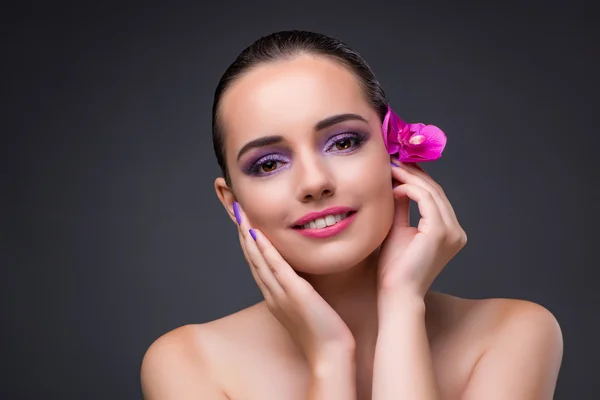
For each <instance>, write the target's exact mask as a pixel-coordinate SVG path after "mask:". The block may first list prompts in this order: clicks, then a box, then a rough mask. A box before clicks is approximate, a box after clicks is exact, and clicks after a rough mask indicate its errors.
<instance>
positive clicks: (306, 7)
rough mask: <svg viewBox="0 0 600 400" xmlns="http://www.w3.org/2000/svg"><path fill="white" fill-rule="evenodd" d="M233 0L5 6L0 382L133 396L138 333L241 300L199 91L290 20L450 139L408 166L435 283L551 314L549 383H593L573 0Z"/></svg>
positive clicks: (579, 10)
mask: <svg viewBox="0 0 600 400" xmlns="http://www.w3.org/2000/svg"><path fill="white" fill-rule="evenodd" d="M247 3H249V2H241V1H236V2H226V1H222V2H219V3H218V4H211V5H203V4H201V2H195V3H190V4H185V5H184V4H175V3H172V5H170V6H169V7H167V6H166V5H165V6H161V7H158V6H156V7H155V6H151V5H150V4H149V3H148V2H146V3H144V4H145V5H144V6H143V7H135V6H128V5H125V4H122V5H120V6H118V7H109V6H107V5H102V6H99V5H98V6H93V7H92V6H89V5H86V6H82V5H79V6H73V5H71V6H68V5H57V4H54V5H43V6H42V5H34V4H33V3H28V4H29V5H28V6H26V7H20V8H18V9H17V8H14V7H15V6H12V7H13V8H9V9H6V10H5V11H3V13H2V17H1V18H2V20H3V24H2V30H3V35H2V36H3V37H4V40H5V41H6V43H5V45H4V46H3V58H4V62H3V69H4V70H5V73H4V74H3V77H4V80H5V82H4V83H3V94H4V95H5V96H7V97H6V99H5V101H4V102H3V114H5V117H4V118H3V120H4V123H5V124H6V127H5V129H4V135H3V137H4V138H3V140H2V143H4V144H3V145H2V147H3V150H4V151H5V152H7V154H6V155H5V157H3V162H2V163H3V165H5V164H6V168H5V167H3V168H2V169H3V172H2V181H3V185H2V186H3V195H2V209H3V210H4V211H5V213H6V215H5V216H4V217H3V223H2V226H3V230H2V231H3V232H2V244H3V245H2V246H3V250H2V255H3V257H5V258H6V262H4V263H3V267H2V274H1V276H0V278H1V280H0V281H1V285H2V287H1V289H2V294H1V296H2V300H3V301H2V304H3V307H4V308H5V312H3V314H2V326H1V328H0V330H1V332H2V338H3V340H2V355H1V356H0V365H1V367H2V373H1V378H0V379H1V385H0V397H1V398H2V399H4V398H7V399H51V398H52V399H54V398H57V399H58V398H60V399H71V398H72V399H84V398H85V399H126V398H140V397H141V392H140V389H139V367H140V362H141V359H142V356H143V354H144V351H145V350H146V349H147V347H148V346H149V345H150V344H151V343H152V341H153V340H155V339H156V338H157V337H159V336H160V335H162V334H163V333H165V332H167V331H169V330H171V329H173V328H176V327H178V326H180V325H184V324H189V323H201V322H205V321H209V320H211V319H214V318H218V317H221V316H224V315H226V314H229V313H232V312H235V311H237V310H239V309H241V308H244V307H246V306H249V305H251V304H253V303H254V302H256V301H259V300H260V292H259V291H258V289H257V288H256V286H255V284H254V282H253V280H252V277H251V275H250V273H249V271H248V270H247V267H246V266H245V264H244V262H243V258H242V254H241V251H240V249H239V244H238V242H237V235H236V229H235V226H233V225H232V224H231V223H230V221H229V220H228V218H227V216H226V214H225V212H224V211H223V210H222V208H221V206H220V204H219V203H218V201H217V198H216V196H215V195H214V191H213V187H212V183H213V180H214V178H215V177H216V176H218V174H219V170H218V167H217V164H216V161H215V158H214V155H213V150H212V142H211V136H210V112H211V105H212V96H213V91H214V88H215V86H216V84H217V81H218V79H219V77H220V75H221V74H222V73H223V72H224V70H225V68H226V67H227V66H228V65H229V63H231V62H232V61H233V59H234V58H235V56H236V55H237V54H238V53H239V52H240V51H241V50H242V49H243V48H244V47H245V46H247V45H249V44H250V43H251V42H252V41H253V40H254V39H256V38H258V37H259V36H262V35H265V34H268V33H271V32H272V31H276V30H283V29H306V30H316V31H319V32H322V33H326V34H330V35H333V36H336V37H339V38H340V39H342V40H343V41H345V42H347V43H348V44H349V45H350V46H351V47H353V48H355V49H356V50H357V51H359V52H360V53H361V54H362V55H363V56H364V57H365V58H366V60H367V61H368V62H369V64H370V65H371V66H372V68H373V69H374V70H375V72H376V74H377V75H378V77H379V79H380V81H381V82H382V83H383V85H384V88H385V89H386V91H387V93H388V96H389V99H390V102H391V104H392V105H393V106H394V108H395V109H396V110H397V112H398V113H399V114H400V115H401V116H402V117H403V118H405V119H407V120H409V121H425V122H429V123H434V124H436V125H438V126H440V127H442V128H443V129H444V130H445V132H446V133H447V135H448V138H449V142H448V145H447V148H446V151H445V153H444V157H443V158H442V159H441V160H440V161H438V162H436V163H434V164H429V165H426V169H427V170H428V171H429V172H430V173H431V174H432V175H433V177H434V178H435V179H436V180H438V181H439V182H440V183H441V184H442V186H443V187H444V188H445V190H446V191H447V194H448V196H449V198H450V200H451V202H452V204H453V206H454V207H455V209H456V212H457V215H458V216H459V219H460V221H461V223H462V225H463V227H464V228H465V230H466V232H467V233H468V235H469V243H468V245H467V246H466V247H465V249H464V250H463V251H462V252H461V253H460V254H459V255H458V256H457V257H456V258H455V259H454V260H453V261H452V262H451V263H450V264H449V265H448V267H447V268H446V269H445V270H444V271H443V273H442V274H441V275H440V277H439V279H438V280H437V281H436V282H435V284H434V289H437V290H441V291H445V292H448V293H451V294H455V295H459V296H466V297H474V298H481V297H516V298H522V299H528V300H531V301H535V302H538V303H540V304H542V305H544V306H546V307H547V308H549V309H550V310H551V311H552V312H553V313H554V314H555V316H556V317H557V318H558V320H559V322H560V324H561V326H562V329H563V335H564V340H565V354H564V359H563V365H562V370H561V373H560V377H559V382H558V387H557V392H556V398H558V399H575V398H577V399H583V398H587V399H590V398H597V393H598V391H599V390H600V379H597V377H596V375H597V366H598V363H599V362H600V353H599V351H598V347H599V345H598V338H599V337H600V323H599V321H598V315H599V311H600V307H599V306H598V301H599V300H600V295H599V294H598V291H597V290H596V287H597V280H596V279H595V278H594V277H595V276H597V274H596V269H597V258H595V257H594V256H595V254H596V252H595V251H593V250H597V245H596V246H594V245H595V244H596V242H597V241H598V239H599V235H598V231H597V229H596V227H597V226H598V222H599V221H598V205H597V202H598V196H597V191H596V185H597V183H598V175H599V174H598V167H597V165H596V164H597V147H596V146H597V145H598V139H597V136H598V132H597V130H598V127H597V124H595V122H596V116H597V109H598V98H597V94H596V92H597V91H598V72H597V70H595V69H594V68H596V67H597V61H598V45H597V43H598V42H597V39H596V38H595V36H597V33H598V32H597V29H596V27H595V25H597V24H598V19H597V18H596V16H595V15H593V14H592V13H591V2H589V3H588V5H587V8H586V5H585V4H583V3H579V4H578V3H574V2H564V3H563V4H556V5H550V4H549V3H548V2H541V1H537V2H535V1H528V2H514V4H510V3H507V2H504V3H503V5H501V6H494V5H491V4H488V5H482V4H477V3H475V2H474V3H473V4H467V3H462V4H461V3H456V2H447V1H438V2H436V3H437V4H434V3H431V2H421V1H414V2H399V1H396V2H390V3H389V4H388V5H385V3H384V2H376V1H368V2H339V3H338V5H335V6H334V5H333V4H330V3H327V2H323V1H321V2H318V3H309V2H304V1H300V2H291V3H287V2H272V3H256V2H251V3H254V5H252V6H250V5H248V4H247ZM480 3H483V2H480ZM259 4H260V5H259ZM595 64H596V65H595ZM6 68H7V69H6ZM5 190H6V191H5ZM416 216H417V215H416V214H415V217H416ZM593 246H594V247H593Z"/></svg>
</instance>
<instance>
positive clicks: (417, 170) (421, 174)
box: [404, 163, 460, 225]
mask: <svg viewBox="0 0 600 400" xmlns="http://www.w3.org/2000/svg"><path fill="white" fill-rule="evenodd" d="M404 165H406V166H407V168H408V170H409V171H412V172H413V173H414V174H415V175H417V176H419V177H420V178H422V179H423V180H425V181H426V182H428V183H429V184H430V185H431V186H433V187H434V188H435V190H436V191H437V193H438V195H439V196H440V199H441V200H442V201H443V202H444V203H445V206H446V207H447V208H448V214H449V215H450V217H451V219H452V220H453V222H454V223H455V224H456V225H460V224H459V223H458V218H456V213H455V211H454V207H452V204H451V203H450V200H449V199H448V196H446V192H445V191H444V189H443V188H442V186H441V185H440V184H439V183H437V182H436V181H435V180H434V179H433V178H432V177H431V175H429V174H428V173H427V172H426V171H425V170H424V169H423V168H422V167H421V166H420V165H417V164H416V163H408V164H404ZM413 168H414V169H413Z"/></svg>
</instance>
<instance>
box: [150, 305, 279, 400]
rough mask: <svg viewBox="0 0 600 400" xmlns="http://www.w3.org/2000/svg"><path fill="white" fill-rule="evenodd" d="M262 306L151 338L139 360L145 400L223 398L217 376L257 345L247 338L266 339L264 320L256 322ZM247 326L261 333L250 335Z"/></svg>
mask: <svg viewBox="0 0 600 400" xmlns="http://www.w3.org/2000/svg"><path fill="white" fill-rule="evenodd" d="M262 308H264V306H262V304H261V303H259V304H257V305H254V306H251V307H248V308H246V309H243V310H241V311H238V312H236V313H233V314H230V315H227V316H225V317H223V318H219V319H216V320H214V321H210V322H206V323H203V324H190V325H185V326H182V327H179V328H176V329H174V330H172V331H170V332H168V333H166V334H164V335H163V336H161V337H159V338H158V339H156V341H154V343H152V345H150V347H149V348H148V350H147V351H146V354H145V355H144V358H143V361H142V366H141V382H142V390H143V393H144V398H145V399H146V400H152V399H171V398H173V399H187V398H206V399H214V400H220V399H227V398H228V397H227V395H226V393H227V388H226V386H227V384H226V382H225V381H223V379H222V377H224V376H228V375H230V374H229V373H228V372H229V371H227V369H228V368H231V366H232V365H237V364H239V363H240V361H241V359H242V358H243V357H242V356H243V351H244V349H248V348H256V347H257V346H256V343H252V342H251V341H252V340H253V339H252V338H256V337H257V336H258V334H260V335H261V336H263V337H264V336H265V330H266V328H267V327H268V321H261V319H265V316H266V315H267V313H264V311H263V310H262ZM269 315H270V314H269ZM267 318H268V317H267ZM252 326H261V329H262V332H260V333H257V334H254V335H252V334H251V332H249V331H250V328H251V327H252Z"/></svg>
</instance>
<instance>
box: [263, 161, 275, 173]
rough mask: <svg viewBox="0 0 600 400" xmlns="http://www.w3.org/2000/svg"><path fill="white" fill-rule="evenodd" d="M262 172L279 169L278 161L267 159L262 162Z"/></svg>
mask: <svg viewBox="0 0 600 400" xmlns="http://www.w3.org/2000/svg"><path fill="white" fill-rule="evenodd" d="M260 169H261V170H262V172H273V171H275V170H276V169H277V161H274V160H267V161H265V162H263V163H261V164H260Z"/></svg>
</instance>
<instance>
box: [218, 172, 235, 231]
mask: <svg viewBox="0 0 600 400" xmlns="http://www.w3.org/2000/svg"><path fill="white" fill-rule="evenodd" d="M215 192H216V193H217V197H218V198H219V201H220V202H221V204H223V207H224V208H225V210H226V211H227V213H228V214H229V218H231V220H232V221H233V222H234V223H235V224H236V225H237V220H236V218H235V213H234V212H233V202H234V201H237V199H236V197H235V194H234V193H233V190H232V189H231V188H230V187H229V186H228V185H227V182H226V181H225V179H224V178H223V177H218V178H217V179H215Z"/></svg>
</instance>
